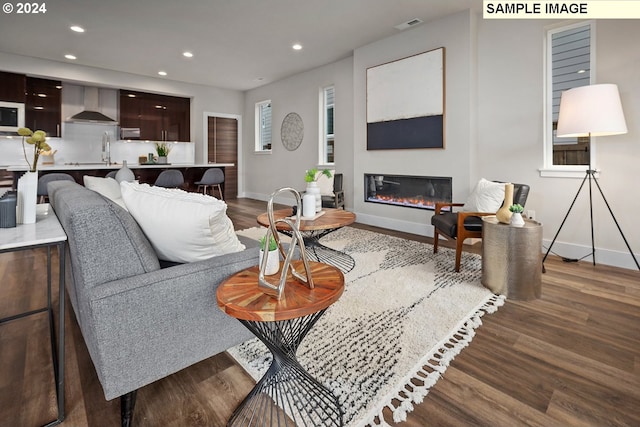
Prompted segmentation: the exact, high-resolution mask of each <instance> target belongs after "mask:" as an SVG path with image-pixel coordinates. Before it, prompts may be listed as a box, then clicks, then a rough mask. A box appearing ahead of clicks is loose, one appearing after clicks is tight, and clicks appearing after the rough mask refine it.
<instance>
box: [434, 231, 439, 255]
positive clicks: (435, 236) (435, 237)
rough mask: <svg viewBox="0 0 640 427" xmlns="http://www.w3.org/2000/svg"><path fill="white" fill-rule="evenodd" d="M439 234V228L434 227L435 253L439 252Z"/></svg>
mask: <svg viewBox="0 0 640 427" xmlns="http://www.w3.org/2000/svg"><path fill="white" fill-rule="evenodd" d="M438 236H439V234H438V230H436V229H435V228H434V229H433V253H434V254H436V253H438V240H440V239H439V238H438Z"/></svg>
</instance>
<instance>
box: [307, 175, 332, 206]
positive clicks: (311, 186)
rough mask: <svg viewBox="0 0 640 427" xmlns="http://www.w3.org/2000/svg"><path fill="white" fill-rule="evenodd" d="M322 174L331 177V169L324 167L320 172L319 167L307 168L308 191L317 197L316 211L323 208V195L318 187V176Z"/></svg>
mask: <svg viewBox="0 0 640 427" xmlns="http://www.w3.org/2000/svg"><path fill="white" fill-rule="evenodd" d="M322 175H324V176H326V177H328V178H331V176H332V175H331V170H330V169H323V170H321V171H319V172H318V168H313V169H309V170H307V171H306V172H305V175H304V180H305V181H306V182H307V190H306V192H307V193H310V194H313V196H314V197H315V198H316V212H320V211H321V210H322V195H321V194H320V188H319V187H318V178H319V177H320V176H322ZM305 216H306V215H305Z"/></svg>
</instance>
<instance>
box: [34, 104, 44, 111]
mask: <svg viewBox="0 0 640 427" xmlns="http://www.w3.org/2000/svg"><path fill="white" fill-rule="evenodd" d="M33 109H34V110H44V107H42V106H40V105H37V106H35V107H33Z"/></svg>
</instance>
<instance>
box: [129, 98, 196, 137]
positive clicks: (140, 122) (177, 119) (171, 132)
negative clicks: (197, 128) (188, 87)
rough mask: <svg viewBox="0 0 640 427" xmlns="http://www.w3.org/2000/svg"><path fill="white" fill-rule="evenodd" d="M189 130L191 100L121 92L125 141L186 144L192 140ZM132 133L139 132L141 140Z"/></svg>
mask: <svg viewBox="0 0 640 427" xmlns="http://www.w3.org/2000/svg"><path fill="white" fill-rule="evenodd" d="M189 126H190V99H189V98H180V97H175V96H165V95H156V94H151V93H144V92H133V91H128V90H121V91H120V127H121V128H122V137H123V139H143V140H150V141H183V142H186V141H190V139H191V138H190V131H189ZM132 129H139V130H140V134H139V135H140V136H139V137H137V131H133V132H132V131H131V130H132Z"/></svg>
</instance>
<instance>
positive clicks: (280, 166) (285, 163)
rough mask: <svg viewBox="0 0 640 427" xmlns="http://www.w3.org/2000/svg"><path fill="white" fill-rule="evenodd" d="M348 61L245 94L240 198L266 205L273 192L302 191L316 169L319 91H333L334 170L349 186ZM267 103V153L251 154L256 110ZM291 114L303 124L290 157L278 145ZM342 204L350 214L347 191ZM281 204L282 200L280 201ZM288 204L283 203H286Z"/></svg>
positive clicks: (350, 120)
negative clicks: (269, 139) (269, 130)
mask: <svg viewBox="0 0 640 427" xmlns="http://www.w3.org/2000/svg"><path fill="white" fill-rule="evenodd" d="M352 75H353V61H352V58H346V59H343V60H341V61H338V62H335V63H332V64H328V65H325V66H322V67H319V68H316V69H313V70H311V71H307V72H305V73H300V74H297V75H295V76H293V77H290V78H287V79H283V80H280V81H278V82H275V83H272V84H268V85H265V86H262V87H259V88H257V89H253V90H250V91H247V92H246V93H245V98H244V102H245V109H244V117H245V120H244V122H243V160H244V170H243V171H242V173H243V180H244V181H243V182H244V183H245V186H244V189H242V193H243V194H244V196H245V197H252V198H255V199H259V200H267V199H268V197H269V196H270V195H271V193H273V192H274V191H275V190H277V189H279V188H282V187H293V188H295V189H297V190H304V188H305V185H306V184H305V181H304V174H305V171H306V170H307V169H311V168H314V167H316V166H318V161H319V156H318V144H319V142H318V141H319V127H320V123H319V122H320V119H319V118H320V110H319V109H320V103H319V102H320V98H319V93H320V89H321V88H323V87H326V86H330V85H334V87H335V115H334V117H335V122H334V131H335V170H336V172H338V173H343V174H344V179H345V181H346V182H347V184H348V183H350V182H351V181H352V180H353V150H352V147H353V84H352ZM267 99H269V100H271V105H272V111H271V112H272V143H271V146H272V150H271V153H270V154H265V153H256V152H255V149H254V147H255V130H254V126H255V104H256V103H257V102H260V101H264V100H267ZM291 112H295V113H298V114H299V115H300V117H301V118H302V121H303V123H304V137H303V140H302V143H301V144H300V146H299V147H298V149H297V150H295V151H288V150H287V149H286V148H284V146H283V145H282V142H281V139H280V126H281V124H282V120H283V119H284V117H285V116H286V115H287V114H289V113H291ZM346 190H347V191H346V194H345V199H346V204H347V206H348V208H350V209H352V206H353V194H352V189H351V186H350V185H347V188H346ZM283 201H284V200H283ZM287 203H288V201H287Z"/></svg>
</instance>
